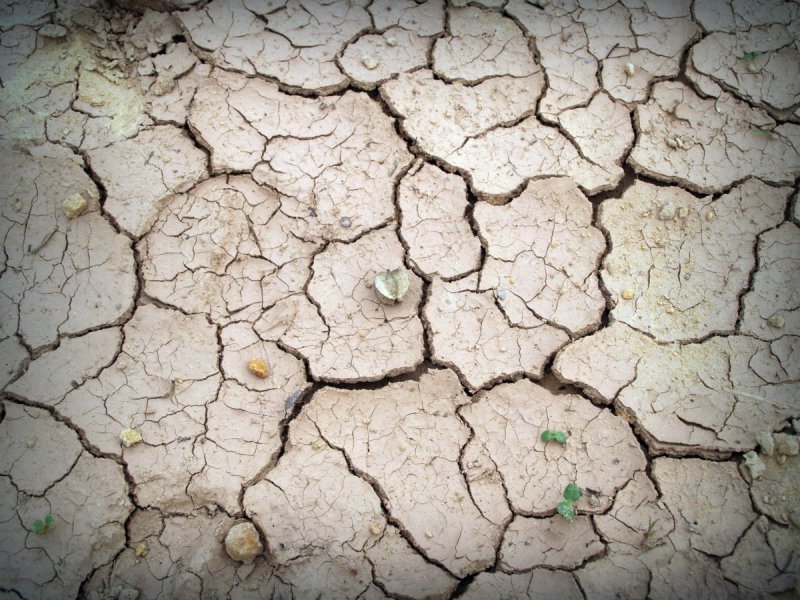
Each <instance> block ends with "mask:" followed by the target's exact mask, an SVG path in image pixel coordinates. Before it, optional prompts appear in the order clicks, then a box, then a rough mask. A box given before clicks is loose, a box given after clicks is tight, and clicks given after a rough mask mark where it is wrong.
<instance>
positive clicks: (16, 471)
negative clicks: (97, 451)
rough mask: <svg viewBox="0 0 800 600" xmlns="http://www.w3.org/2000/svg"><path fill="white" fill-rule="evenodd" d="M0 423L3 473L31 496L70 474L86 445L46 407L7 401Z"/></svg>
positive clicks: (1, 471)
mask: <svg viewBox="0 0 800 600" xmlns="http://www.w3.org/2000/svg"><path fill="white" fill-rule="evenodd" d="M5 409H6V410H5V413H6V414H5V418H4V419H3V421H2V423H0V439H2V440H3V442H2V451H1V452H0V474H2V475H6V476H8V477H10V478H11V481H12V482H13V483H14V486H15V487H16V488H17V489H18V490H19V491H21V492H24V493H26V494H30V495H40V494H43V493H45V492H46V491H47V490H48V489H49V488H50V487H51V486H52V485H53V484H54V483H55V482H57V481H59V480H61V479H62V478H63V477H64V476H65V475H67V474H68V473H69V472H70V470H71V469H72V468H73V466H74V465H75V461H76V460H78V457H79V456H80V454H81V452H82V450H83V448H82V447H81V443H80V441H79V440H78V436H77V435H76V434H75V432H73V431H71V430H70V429H69V428H68V427H67V426H66V425H62V424H61V423H59V422H58V421H56V420H55V419H53V417H51V416H50V415H49V414H48V413H47V412H46V411H45V410H42V409H40V408H33V407H29V406H22V405H19V404H14V403H12V402H8V403H6V404H5Z"/></svg>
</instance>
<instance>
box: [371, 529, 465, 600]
mask: <svg viewBox="0 0 800 600" xmlns="http://www.w3.org/2000/svg"><path fill="white" fill-rule="evenodd" d="M366 555H367V558H368V559H369V560H370V562H371V563H372V564H373V565H374V568H375V580H376V581H378V582H380V583H381V584H383V587H384V588H385V589H386V590H387V591H388V592H389V593H392V592H394V593H396V594H398V595H401V594H402V595H403V596H407V597H411V598H430V597H431V596H436V597H440V598H447V597H449V595H450V594H451V593H452V592H453V590H454V589H455V587H456V585H457V583H458V580H457V579H455V578H454V577H453V576H452V575H450V574H448V573H447V572H446V571H444V570H442V569H441V568H439V567H437V566H435V565H433V564H431V563H429V562H427V561H425V559H424V558H422V556H420V555H419V553H418V552H417V551H416V550H414V549H413V548H412V547H411V546H410V545H409V543H408V542H407V541H406V540H405V539H404V538H403V536H401V535H400V532H399V531H398V530H397V529H396V528H394V527H391V526H387V527H386V531H385V532H384V533H383V534H382V535H381V539H380V541H379V542H378V543H377V544H375V545H374V546H372V548H370V549H369V550H367V553H366Z"/></svg>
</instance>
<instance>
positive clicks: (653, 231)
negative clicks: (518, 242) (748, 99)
mask: <svg viewBox="0 0 800 600" xmlns="http://www.w3.org/2000/svg"><path fill="white" fill-rule="evenodd" d="M790 193H791V190H790V189H789V188H773V187H771V186H768V185H766V184H764V183H762V182H760V181H758V180H756V179H750V180H748V181H746V182H745V183H743V184H741V185H739V186H737V187H735V188H734V189H733V190H731V191H730V192H729V193H728V194H725V195H724V196H722V197H720V198H718V199H717V200H715V201H711V199H710V198H706V199H702V200H699V199H697V198H695V197H694V196H692V195H691V194H689V193H688V192H686V191H684V190H682V189H680V188H676V187H669V188H665V187H662V186H656V185H653V184H650V183H647V182H642V181H637V182H635V183H634V185H633V186H632V187H630V188H628V189H627V190H626V191H625V193H624V194H623V196H622V198H619V199H610V200H606V201H605V202H603V203H602V204H601V206H600V212H599V224H600V226H601V227H603V228H604V229H605V230H606V231H608V233H609V235H610V237H611V245H612V250H611V252H610V253H609V255H608V256H607V257H606V260H605V263H604V268H603V270H602V272H601V277H602V279H603V283H604V284H605V287H606V289H608V291H609V293H610V294H611V296H612V297H617V298H619V297H620V295H621V294H622V293H623V290H628V289H629V290H632V291H633V296H634V298H635V301H633V302H618V303H617V305H616V306H615V307H614V308H613V310H612V315H613V316H614V318H615V319H617V320H619V321H623V322H625V323H627V324H628V325H630V326H632V327H635V328H637V329H640V330H641V331H643V332H645V333H648V334H651V335H653V336H655V337H656V339H657V340H659V341H665V342H670V341H684V340H692V339H698V338H701V337H704V336H707V335H709V334H711V333H732V332H733V330H734V327H735V325H736V321H737V319H738V305H737V302H736V299H737V298H738V297H739V295H740V294H741V292H742V290H743V289H745V288H746V287H747V285H748V280H749V276H750V271H751V269H752V268H753V266H754V264H755V256H754V252H753V250H754V245H755V239H756V236H757V235H758V234H759V233H760V232H761V231H764V230H765V229H768V228H770V227H773V226H775V225H777V224H778V223H780V222H781V220H782V218H783V213H784V210H785V206H786V199H787V197H788V195H789V194H790ZM669 217H671V218H669ZM623 297H624V296H623Z"/></svg>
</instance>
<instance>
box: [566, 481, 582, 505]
mask: <svg viewBox="0 0 800 600" xmlns="http://www.w3.org/2000/svg"><path fill="white" fill-rule="evenodd" d="M582 494H583V492H581V488H579V487H578V486H577V485H576V484H574V483H570V484H569V485H567V487H565V488H564V498H565V499H566V500H569V501H570V502H577V501H578V499H579V498H580V497H581V495H582Z"/></svg>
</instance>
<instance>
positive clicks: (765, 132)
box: [753, 129, 772, 137]
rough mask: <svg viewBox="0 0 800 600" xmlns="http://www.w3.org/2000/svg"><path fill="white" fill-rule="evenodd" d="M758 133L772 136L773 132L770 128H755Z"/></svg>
mask: <svg viewBox="0 0 800 600" xmlns="http://www.w3.org/2000/svg"><path fill="white" fill-rule="evenodd" d="M753 131H755V133H756V134H757V135H763V136H764V137H772V132H771V131H770V130H769V129H754V130H753Z"/></svg>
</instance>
